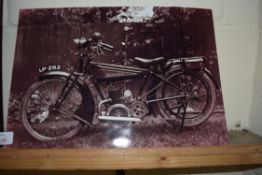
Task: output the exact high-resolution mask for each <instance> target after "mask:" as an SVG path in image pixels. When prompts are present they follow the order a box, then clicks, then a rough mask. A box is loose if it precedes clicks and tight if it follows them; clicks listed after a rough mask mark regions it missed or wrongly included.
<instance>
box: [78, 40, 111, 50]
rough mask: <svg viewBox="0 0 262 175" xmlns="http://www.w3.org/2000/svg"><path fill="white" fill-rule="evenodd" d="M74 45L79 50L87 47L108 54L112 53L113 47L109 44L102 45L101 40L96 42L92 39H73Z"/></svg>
mask: <svg viewBox="0 0 262 175" xmlns="http://www.w3.org/2000/svg"><path fill="white" fill-rule="evenodd" d="M74 42H75V44H76V45H77V47H78V48H79V49H84V48H87V47H91V46H92V47H97V48H98V49H99V50H105V51H108V52H112V51H113V49H114V47H113V46H112V45H110V44H107V43H103V42H102V40H101V39H99V40H96V39H94V38H93V37H91V38H85V37H81V38H77V39H74Z"/></svg>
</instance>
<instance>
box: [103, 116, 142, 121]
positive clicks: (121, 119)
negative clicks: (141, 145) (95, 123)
mask: <svg viewBox="0 0 262 175" xmlns="http://www.w3.org/2000/svg"><path fill="white" fill-rule="evenodd" d="M98 119H99V120H111V121H125V122H140V121H141V119H140V118H135V117H118V116H108V115H100V116H98Z"/></svg>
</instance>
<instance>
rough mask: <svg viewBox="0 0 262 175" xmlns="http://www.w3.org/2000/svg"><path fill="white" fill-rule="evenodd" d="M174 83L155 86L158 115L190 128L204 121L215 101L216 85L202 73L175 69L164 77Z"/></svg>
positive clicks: (211, 110) (210, 112)
mask: <svg viewBox="0 0 262 175" xmlns="http://www.w3.org/2000/svg"><path fill="white" fill-rule="evenodd" d="M166 79H167V80H168V81H169V82H171V83H172V84H174V85H175V87H174V86H171V85H169V84H167V83H164V84H163V85H161V86H160V87H159V88H158V89H157V92H156V94H157V98H158V99H166V100H163V101H159V102H158V103H157V104H158V108H159V110H160V114H161V115H162V116H163V117H165V118H168V119H170V121H171V122H172V123H174V124H177V125H181V124H182V121H183V117H184V126H186V127H192V126H196V125H199V124H201V123H203V122H204V121H206V120H207V119H208V118H209V117H210V115H211V114H212V112H213V109H214V107H215V103H216V88H215V85H214V83H213V81H212V80H211V78H210V77H209V76H208V75H207V74H206V73H205V72H201V71H199V72H189V71H187V72H183V71H181V72H177V73H174V74H172V75H169V76H168V77H167V78H166Z"/></svg>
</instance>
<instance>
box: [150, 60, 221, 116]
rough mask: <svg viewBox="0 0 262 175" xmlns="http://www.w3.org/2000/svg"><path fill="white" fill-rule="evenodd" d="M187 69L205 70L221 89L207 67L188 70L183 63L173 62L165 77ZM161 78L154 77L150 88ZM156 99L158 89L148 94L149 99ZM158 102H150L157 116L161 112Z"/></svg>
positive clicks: (218, 87)
mask: <svg viewBox="0 0 262 175" xmlns="http://www.w3.org/2000/svg"><path fill="white" fill-rule="evenodd" d="M186 71H191V72H203V73H205V74H207V75H208V76H209V77H210V79H211V80H212V81H213V83H214V85H215V87H216V89H217V90H220V86H219V85H218V83H217V82H216V81H215V79H214V78H213V77H212V76H211V73H210V71H209V70H208V69H206V68H201V69H193V70H189V69H188V70H187V69H185V67H184V66H183V65H182V64H173V65H172V66H170V67H169V69H168V70H167V71H166V73H165V75H164V77H166V78H167V77H169V76H170V75H172V74H176V73H179V72H186ZM159 81H160V80H159V79H158V78H153V79H152V81H151V82H150V84H149V86H148V89H152V88H153V87H155V86H156V85H157V84H159ZM153 99H156V90H155V91H153V92H152V93H151V94H150V95H148V96H147V100H153ZM156 105H157V104H156V103H149V110H150V112H151V113H153V114H154V115H155V117H156V115H157V114H159V111H158V110H157V107H156Z"/></svg>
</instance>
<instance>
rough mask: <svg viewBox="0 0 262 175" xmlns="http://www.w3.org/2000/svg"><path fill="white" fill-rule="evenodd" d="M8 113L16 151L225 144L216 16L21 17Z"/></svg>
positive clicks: (184, 12) (187, 11)
mask: <svg viewBox="0 0 262 175" xmlns="http://www.w3.org/2000/svg"><path fill="white" fill-rule="evenodd" d="M8 107H9V109H8V111H9V112H8V123H7V128H8V131H12V132H14V143H13V145H11V147H18V148H158V147H191V146H215V145H225V144H227V143H228V136H227V128H226V120H225V112H224V105H223V97H222V91H221V83H220V76H219V68H218V58H217V52H216V44H215V33H214V24H213V17H212V11H211V10H209V9H195V8H180V7H99V8H98V7H88V8H56V9H55V8H53V9H22V10H20V15H19V26H18V33H17V40H16V50H15V59H14V64H13V74H12V84H11V92H10V99H9V106H8Z"/></svg>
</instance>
